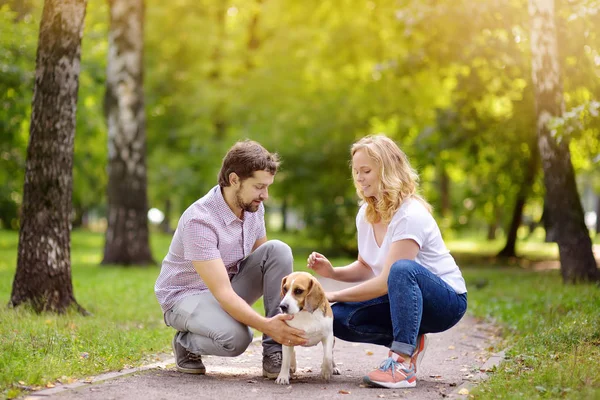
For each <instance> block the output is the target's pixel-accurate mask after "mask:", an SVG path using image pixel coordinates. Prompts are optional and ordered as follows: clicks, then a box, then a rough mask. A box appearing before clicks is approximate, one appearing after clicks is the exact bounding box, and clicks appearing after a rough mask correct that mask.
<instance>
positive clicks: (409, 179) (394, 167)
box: [350, 135, 431, 224]
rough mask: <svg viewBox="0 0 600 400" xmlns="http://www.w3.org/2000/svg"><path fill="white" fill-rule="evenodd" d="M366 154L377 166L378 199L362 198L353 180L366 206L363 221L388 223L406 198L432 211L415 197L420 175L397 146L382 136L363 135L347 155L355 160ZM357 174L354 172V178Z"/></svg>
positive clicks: (359, 194) (358, 192) (357, 189)
mask: <svg viewBox="0 0 600 400" xmlns="http://www.w3.org/2000/svg"><path fill="white" fill-rule="evenodd" d="M363 149H364V150H365V151H366V153H367V155H368V156H369V157H370V158H371V159H372V160H373V161H374V162H375V164H376V165H377V166H378V167H379V190H378V192H379V193H381V195H380V196H378V198H377V199H376V198H374V197H365V195H364V193H363V192H362V190H361V189H360V185H359V184H358V183H357V182H356V179H354V186H355V187H356V193H357V194H358V196H359V197H360V198H361V200H362V203H361V204H364V203H367V210H366V214H365V215H366V218H367V221H368V222H369V223H371V224H373V223H376V222H379V221H382V222H384V223H389V222H390V221H391V220H392V217H393V216H394V213H395V212H396V210H398V208H400V206H401V205H402V202H403V201H404V200H406V199H408V198H414V199H416V200H418V201H420V202H421V203H422V204H423V205H424V206H425V207H427V210H428V211H429V212H431V205H429V203H427V202H426V201H425V199H423V198H422V197H421V196H419V194H417V189H418V186H419V184H418V182H419V175H418V174H417V172H416V171H415V170H414V169H413V168H412V167H411V166H410V162H409V161H408V157H406V154H404V152H403V151H402V150H400V148H399V147H398V145H397V144H396V143H395V142H394V141H393V140H392V139H390V138H388V137H387V136H385V135H370V136H365V137H364V138H362V139H360V140H359V141H358V142H356V143H354V144H353V145H352V148H351V150H350V154H351V155H352V157H354V154H356V152H357V151H359V150H363ZM355 173H356V172H355V171H354V170H353V171H352V174H353V176H354V174H355Z"/></svg>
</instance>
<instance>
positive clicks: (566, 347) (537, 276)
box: [463, 268, 600, 399]
mask: <svg viewBox="0 0 600 400" xmlns="http://www.w3.org/2000/svg"><path fill="white" fill-rule="evenodd" d="M463 273H464V275H465V278H466V280H467V286H468V288H469V312H470V313H471V314H473V315H476V316H480V317H484V318H488V319H491V320H492V321H494V322H496V323H497V324H499V325H500V326H502V327H503V331H504V335H503V337H504V340H503V342H502V343H501V344H500V345H499V346H498V349H501V348H505V347H506V348H508V351H507V355H508V359H507V361H506V362H504V363H503V364H502V365H501V366H500V367H499V368H498V369H497V370H496V371H495V373H493V374H492V376H491V379H490V380H489V381H488V382H485V383H484V384H482V385H481V387H480V388H479V389H478V391H476V392H475V393H474V394H475V397H476V398H481V399H499V398H500V399H513V398H525V399H536V398H545V399H555V398H568V399H598V398H600V288H599V287H598V286H597V285H579V286H565V285H563V283H562V280H561V278H560V274H559V272H558V271H545V272H532V271H528V270H523V269H520V268H494V269H490V268H477V269H475V268H465V269H464V270H463ZM475 282H477V283H478V284H479V286H483V287H482V288H481V289H477V286H478V285H476V284H475Z"/></svg>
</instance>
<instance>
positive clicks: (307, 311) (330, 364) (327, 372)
mask: <svg viewBox="0 0 600 400" xmlns="http://www.w3.org/2000/svg"><path fill="white" fill-rule="evenodd" d="M281 297H282V300H281V303H279V308H281V311H282V312H284V313H285V314H290V315H293V316H294V319H292V320H288V321H285V322H286V323H287V324H288V325H290V326H292V327H294V328H298V329H302V330H304V331H305V332H306V336H307V340H308V342H307V343H306V344H305V345H304V347H310V346H314V345H316V344H317V343H319V342H321V343H322V344H323V363H322V364H321V376H322V377H323V378H324V379H325V380H329V378H331V375H332V374H333V375H339V374H340V371H339V370H338V369H337V367H336V365H335V362H334V361H333V341H334V339H333V313H332V311H331V306H330V305H329V302H328V301H327V298H326V297H325V291H324V290H323V287H322V286H321V284H320V283H319V281H317V280H316V279H315V278H314V277H313V276H312V275H311V274H309V273H308V272H293V273H291V274H290V275H288V276H286V277H284V278H283V279H282V281H281ZM290 370H291V372H292V373H294V372H296V352H295V350H294V346H286V345H283V354H282V361H281V371H280V372H279V376H278V377H277V380H276V381H275V383H277V384H279V385H287V384H289V383H290Z"/></svg>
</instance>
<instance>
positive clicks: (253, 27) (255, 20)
mask: <svg viewBox="0 0 600 400" xmlns="http://www.w3.org/2000/svg"><path fill="white" fill-rule="evenodd" d="M262 3H263V0H256V1H255V2H254V6H253V10H252V18H250V24H249V25H248V42H247V43H248V45H247V46H246V47H247V49H248V51H247V52H246V69H247V70H248V71H251V70H253V69H254V67H255V66H256V63H255V61H254V53H255V52H256V50H258V48H259V47H260V39H259V38H258V25H259V21H260V13H261V7H262Z"/></svg>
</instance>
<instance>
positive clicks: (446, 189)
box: [438, 164, 451, 218]
mask: <svg viewBox="0 0 600 400" xmlns="http://www.w3.org/2000/svg"><path fill="white" fill-rule="evenodd" d="M438 168H439V174H440V197H441V199H440V204H441V207H440V215H441V216H442V218H444V217H446V216H447V215H450V207H451V202H450V201H451V200H450V177H449V176H448V172H446V166H445V165H444V164H440V165H439V167H438Z"/></svg>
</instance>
